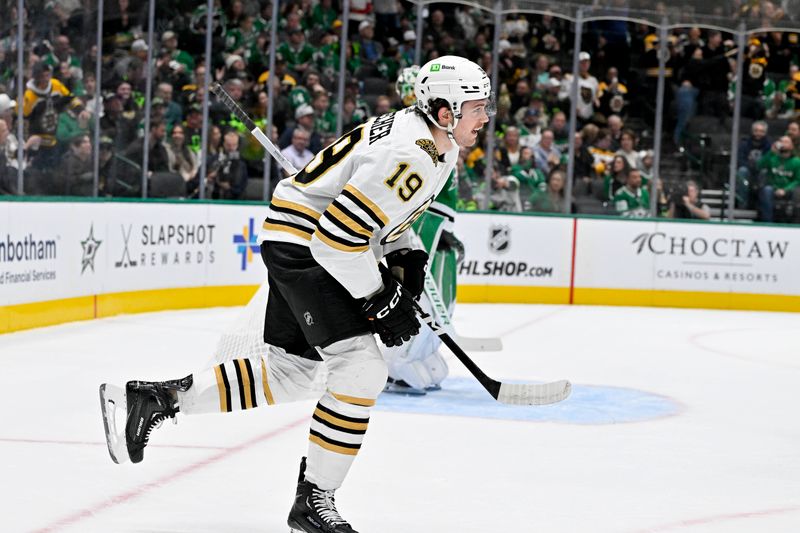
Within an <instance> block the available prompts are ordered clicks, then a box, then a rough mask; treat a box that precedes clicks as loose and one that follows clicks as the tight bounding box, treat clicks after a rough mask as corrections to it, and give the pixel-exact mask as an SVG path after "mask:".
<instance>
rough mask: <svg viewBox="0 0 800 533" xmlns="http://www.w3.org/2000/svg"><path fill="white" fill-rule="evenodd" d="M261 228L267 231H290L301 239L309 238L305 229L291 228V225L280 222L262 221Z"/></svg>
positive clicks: (307, 239)
mask: <svg viewBox="0 0 800 533" xmlns="http://www.w3.org/2000/svg"><path fill="white" fill-rule="evenodd" d="M262 228H264V229H265V230H269V231H283V232H286V233H291V234H292V235H294V236H295V237H300V238H301V239H303V240H306V241H310V240H311V235H310V234H308V233H306V232H305V231H300V230H299V229H297V228H293V227H291V226H284V225H282V224H272V223H270V222H264V225H263V226H262Z"/></svg>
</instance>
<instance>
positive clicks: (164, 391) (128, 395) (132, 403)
mask: <svg viewBox="0 0 800 533" xmlns="http://www.w3.org/2000/svg"><path fill="white" fill-rule="evenodd" d="M191 386H192V376H187V377H185V378H183V379H176V380H172V381H160V382H153V381H129V382H128V384H127V385H126V386H125V391H124V392H123V391H122V390H121V389H120V388H119V387H114V386H113V385H108V384H103V385H101V386H100V405H101V407H102V409H103V424H104V426H105V431H106V442H107V444H108V452H109V454H110V455H111V459H112V460H113V461H114V462H115V463H124V462H126V461H127V460H128V459H130V461H131V462H133V463H139V462H141V461H142V459H143V458H144V448H145V446H147V443H148V441H149V439H150V433H151V432H152V431H153V429H155V428H157V427H159V426H160V425H161V423H162V422H163V421H164V420H166V419H167V418H174V417H175V414H176V413H177V412H178V411H179V409H178V407H177V405H176V396H175V392H176V391H186V390H188V389H189V387H191ZM121 413H125V424H124V426H122V425H121V424H120V426H121V427H119V428H118V427H117V415H118V414H121Z"/></svg>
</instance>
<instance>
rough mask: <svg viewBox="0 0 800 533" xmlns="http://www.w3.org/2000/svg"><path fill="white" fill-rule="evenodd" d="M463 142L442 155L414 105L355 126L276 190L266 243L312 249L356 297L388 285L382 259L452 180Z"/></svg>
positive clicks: (266, 227) (263, 236) (265, 228)
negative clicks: (382, 275) (383, 282)
mask: <svg viewBox="0 0 800 533" xmlns="http://www.w3.org/2000/svg"><path fill="white" fill-rule="evenodd" d="M457 157H458V147H457V146H455V144H454V145H453V148H452V149H451V150H450V151H448V152H447V153H445V154H439V153H438V151H437V149H436V145H435V144H434V142H433V139H432V137H431V132H430V129H429V127H428V125H427V123H426V122H425V120H424V119H423V118H422V117H420V116H419V115H418V114H417V113H415V112H414V111H413V108H408V109H405V110H402V111H398V112H395V113H389V114H386V115H383V116H380V117H377V118H375V119H372V120H370V121H368V122H366V123H365V124H363V125H361V126H359V127H357V128H355V129H354V130H352V131H351V132H349V133H347V134H345V135H343V136H342V137H340V138H339V139H338V140H337V141H336V142H334V143H333V144H331V145H330V146H328V147H327V148H325V149H324V150H322V151H320V152H319V153H318V154H317V155H316V156H315V157H314V159H313V160H312V161H311V162H310V163H308V164H307V165H306V166H305V168H303V169H302V170H301V171H300V172H298V173H297V174H296V175H294V176H290V177H288V178H286V179H284V180H282V181H281V182H280V183H279V184H278V186H277V187H276V188H275V191H274V194H273V199H272V202H271V204H270V208H269V211H268V214H267V219H266V220H265V222H264V226H263V230H262V231H261V234H260V240H262V241H263V240H266V241H281V242H292V243H295V244H301V245H305V246H308V247H310V248H311V252H312V254H313V255H314V258H315V259H316V260H317V262H319V263H320V265H322V266H323V267H324V268H325V269H326V270H328V272H330V273H331V275H333V277H334V278H336V279H337V280H338V281H339V282H340V283H342V285H344V286H345V287H346V288H347V289H348V290H349V291H350V293H351V294H352V295H353V296H354V297H356V298H359V297H363V296H366V295H369V294H371V293H373V292H375V291H377V290H379V289H380V287H381V280H380V274H379V272H378V269H377V263H376V259H379V258H380V257H382V256H383V254H384V253H385V251H386V249H387V248H390V247H391V246H392V245H393V244H395V243H397V242H399V239H401V237H403V236H404V234H405V232H406V231H407V230H408V228H409V227H410V226H411V224H412V223H413V222H414V220H416V219H417V217H419V216H420V215H421V214H422V213H423V212H424V211H425V209H427V207H428V206H429V205H430V204H431V202H432V201H433V199H434V198H435V197H436V195H437V194H438V193H439V191H441V189H442V187H443V186H444V185H445V183H446V181H447V178H448V176H449V175H450V172H451V171H452V170H453V168H454V167H455V164H456V159H457Z"/></svg>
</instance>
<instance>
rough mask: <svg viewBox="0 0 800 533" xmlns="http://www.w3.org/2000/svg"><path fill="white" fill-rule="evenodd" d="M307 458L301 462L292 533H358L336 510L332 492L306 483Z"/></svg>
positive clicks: (290, 516)
mask: <svg viewBox="0 0 800 533" xmlns="http://www.w3.org/2000/svg"><path fill="white" fill-rule="evenodd" d="M305 474H306V458H305V457H303V459H302V460H301V461H300V477H299V479H298V480H297V495H296V496H295V497H294V505H293V506H292V510H291V511H289V520H288V523H289V527H290V528H291V529H290V530H289V531H290V533H358V532H357V531H356V530H355V529H353V528H352V527H351V526H350V524H348V523H347V521H346V520H345V519H344V518H342V517H341V516H340V515H339V511H337V510H336V502H335V501H334V499H333V492H334V491H332V490H322V489H319V488H317V486H316V485H314V484H313V483H311V482H310V481H306V476H305Z"/></svg>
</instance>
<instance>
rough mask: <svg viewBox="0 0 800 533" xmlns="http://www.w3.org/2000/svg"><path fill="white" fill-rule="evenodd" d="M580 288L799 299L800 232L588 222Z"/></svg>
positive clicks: (580, 254)
mask: <svg viewBox="0 0 800 533" xmlns="http://www.w3.org/2000/svg"><path fill="white" fill-rule="evenodd" d="M577 243H578V244H577V250H576V254H577V260H576V270H575V284H576V287H589V288H624V289H648V290H652V289H655V290H681V291H702V292H733V293H735V292H739V293H755V294H759V293H763V294H800V286H799V284H798V277H797V272H796V271H797V268H796V267H797V264H798V256H797V250H798V249H800V231H798V230H797V229H794V228H778V227H749V226H743V225H723V224H680V223H668V222H631V221H624V222H623V221H613V220H592V221H589V220H581V221H580V223H579V224H578V235H577Z"/></svg>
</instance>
